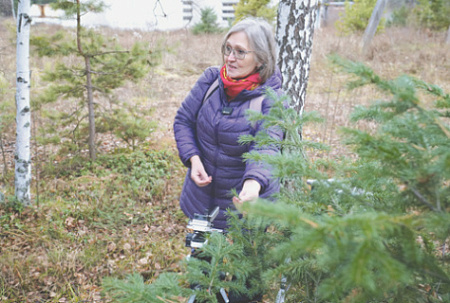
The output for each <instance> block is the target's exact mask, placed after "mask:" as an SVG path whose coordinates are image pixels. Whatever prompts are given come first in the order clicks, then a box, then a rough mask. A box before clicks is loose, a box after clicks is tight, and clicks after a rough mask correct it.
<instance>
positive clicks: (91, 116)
mask: <svg viewBox="0 0 450 303" xmlns="http://www.w3.org/2000/svg"><path fill="white" fill-rule="evenodd" d="M77 47H78V51H79V52H80V55H81V56H83V57H84V63H85V68H86V90H87V105H88V117H89V142H88V145H89V157H90V159H91V160H92V161H95V159H96V151H95V135H96V132H95V112H94V97H93V93H92V73H91V56H90V55H89V54H87V53H85V52H84V51H83V47H82V45H81V11H80V0H77Z"/></svg>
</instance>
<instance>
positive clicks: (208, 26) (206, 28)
mask: <svg viewBox="0 0 450 303" xmlns="http://www.w3.org/2000/svg"><path fill="white" fill-rule="evenodd" d="M200 18H201V22H200V23H197V24H195V25H194V26H193V27H192V33H193V34H194V35H200V34H214V33H220V32H221V31H222V29H221V28H220V26H219V25H218V24H217V15H216V13H215V12H214V9H213V8H210V7H206V8H202V10H201V17H200Z"/></svg>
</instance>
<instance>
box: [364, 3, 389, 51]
mask: <svg viewBox="0 0 450 303" xmlns="http://www.w3.org/2000/svg"><path fill="white" fill-rule="evenodd" d="M385 6H386V0H377V3H376V4H375V7H374V9H373V12H372V15H371V16H370V19H369V23H368V24H367V27H366V30H365V31H364V35H363V40H362V51H363V53H364V54H365V53H367V51H368V50H369V46H370V43H371V42H372V39H373V36H375V32H376V31H377V27H378V24H380V20H381V17H382V15H383V11H384V7H385Z"/></svg>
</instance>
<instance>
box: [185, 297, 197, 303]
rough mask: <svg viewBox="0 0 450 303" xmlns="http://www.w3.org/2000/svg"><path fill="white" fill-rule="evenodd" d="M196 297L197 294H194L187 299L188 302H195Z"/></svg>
mask: <svg viewBox="0 0 450 303" xmlns="http://www.w3.org/2000/svg"><path fill="white" fill-rule="evenodd" d="M195 297H196V295H192V296H191V297H190V298H189V300H188V301H187V303H194V302H195Z"/></svg>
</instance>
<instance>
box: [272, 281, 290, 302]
mask: <svg viewBox="0 0 450 303" xmlns="http://www.w3.org/2000/svg"><path fill="white" fill-rule="evenodd" d="M286 282H287V279H286V277H281V284H280V290H279V291H278V294H277V298H276V299H275V303H284V299H285V296H286ZM287 288H289V286H288V287H287Z"/></svg>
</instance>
